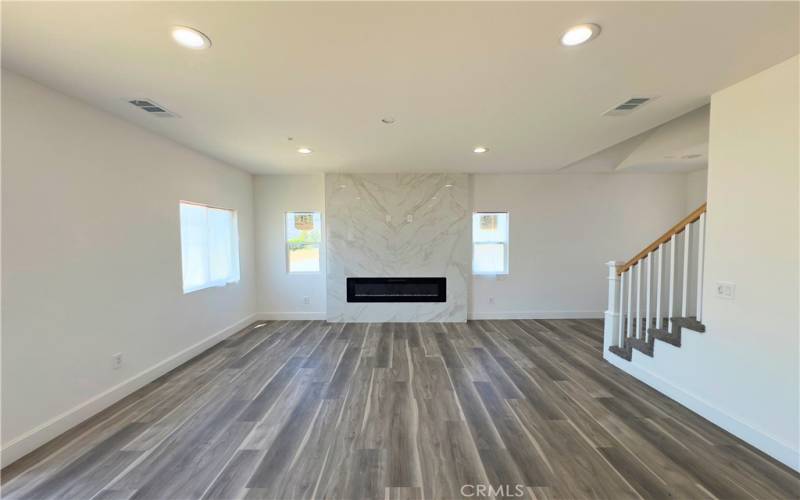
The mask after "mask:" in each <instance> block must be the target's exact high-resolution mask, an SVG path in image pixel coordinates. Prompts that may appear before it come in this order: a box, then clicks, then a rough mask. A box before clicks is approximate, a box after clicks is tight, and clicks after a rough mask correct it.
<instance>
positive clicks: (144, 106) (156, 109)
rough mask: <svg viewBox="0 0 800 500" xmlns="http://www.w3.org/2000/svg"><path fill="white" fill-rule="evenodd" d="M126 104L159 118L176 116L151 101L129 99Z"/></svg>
mask: <svg viewBox="0 0 800 500" xmlns="http://www.w3.org/2000/svg"><path fill="white" fill-rule="evenodd" d="M128 103H129V104H131V105H133V106H135V107H137V108H139V109H141V110H142V111H145V112H146V113H149V114H151V115H152V116H157V117H159V118H175V117H177V116H178V115H176V114H175V113H173V112H171V111H169V110H168V109H167V108H165V107H164V106H162V105H160V104H158V103H156V102H155V101H154V100H152V99H131V100H129V101H128Z"/></svg>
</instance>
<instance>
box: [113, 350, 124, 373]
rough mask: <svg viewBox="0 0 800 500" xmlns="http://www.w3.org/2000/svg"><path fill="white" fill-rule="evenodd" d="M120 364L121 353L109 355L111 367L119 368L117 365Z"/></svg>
mask: <svg viewBox="0 0 800 500" xmlns="http://www.w3.org/2000/svg"><path fill="white" fill-rule="evenodd" d="M120 366H122V353H121V352H118V353H116V354H112V355H111V369H113V370H119V367H120Z"/></svg>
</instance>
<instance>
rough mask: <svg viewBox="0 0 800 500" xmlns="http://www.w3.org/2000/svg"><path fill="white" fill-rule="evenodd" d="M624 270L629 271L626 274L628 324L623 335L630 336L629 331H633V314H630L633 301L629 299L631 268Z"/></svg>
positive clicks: (631, 277) (631, 282)
mask: <svg viewBox="0 0 800 500" xmlns="http://www.w3.org/2000/svg"><path fill="white" fill-rule="evenodd" d="M626 272H628V273H630V274H629V275H628V324H627V328H626V329H625V336H626V337H630V336H631V333H633V329H632V328H633V325H632V324H631V323H632V322H633V316H632V315H631V305H632V304H633V301H631V292H632V291H633V268H629V269H628V270H627V271H626Z"/></svg>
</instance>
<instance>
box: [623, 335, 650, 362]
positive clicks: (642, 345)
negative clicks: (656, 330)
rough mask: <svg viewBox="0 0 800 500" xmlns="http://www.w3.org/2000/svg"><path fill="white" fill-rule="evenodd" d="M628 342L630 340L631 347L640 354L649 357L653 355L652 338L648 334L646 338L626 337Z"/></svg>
mask: <svg viewBox="0 0 800 500" xmlns="http://www.w3.org/2000/svg"><path fill="white" fill-rule="evenodd" d="M628 342H630V346H631V347H632V348H634V349H636V350H637V351H639V352H641V353H642V354H645V355H647V356H650V357H651V358H652V357H653V344H654V339H653V337H652V336H649V337H648V339H647V340H641V339H634V338H630V339H628Z"/></svg>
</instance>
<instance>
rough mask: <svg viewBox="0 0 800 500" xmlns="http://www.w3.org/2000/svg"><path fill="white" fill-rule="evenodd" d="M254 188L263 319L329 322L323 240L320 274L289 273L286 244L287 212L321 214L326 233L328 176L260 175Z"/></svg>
mask: <svg viewBox="0 0 800 500" xmlns="http://www.w3.org/2000/svg"><path fill="white" fill-rule="evenodd" d="M254 189H255V213H256V272H257V274H258V294H257V296H258V306H257V309H258V311H259V314H260V315H261V316H262V318H264V319H269V318H279V319H306V318H308V319H324V318H325V243H324V238H323V248H322V253H321V256H320V258H321V260H322V262H321V263H320V272H319V273H315V274H289V273H288V272H287V267H286V243H285V241H284V235H285V222H284V217H285V214H286V212H293V211H316V212H320V213H321V214H322V224H323V231H324V226H325V177H324V175H323V174H315V175H261V176H257V177H256V178H255V182H254ZM323 234H324V232H323ZM305 297H308V298H309V302H310V303H309V304H305V303H304V298H305Z"/></svg>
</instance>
